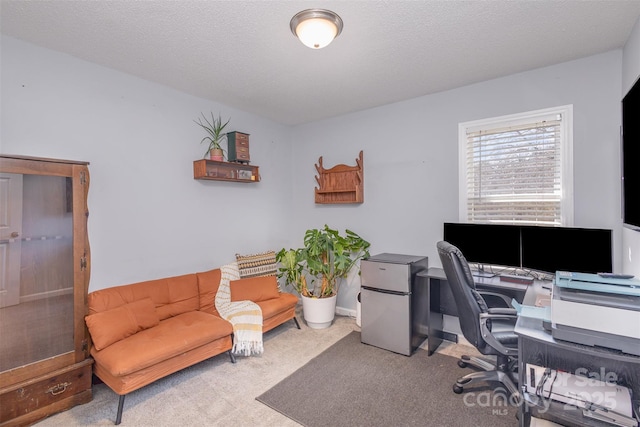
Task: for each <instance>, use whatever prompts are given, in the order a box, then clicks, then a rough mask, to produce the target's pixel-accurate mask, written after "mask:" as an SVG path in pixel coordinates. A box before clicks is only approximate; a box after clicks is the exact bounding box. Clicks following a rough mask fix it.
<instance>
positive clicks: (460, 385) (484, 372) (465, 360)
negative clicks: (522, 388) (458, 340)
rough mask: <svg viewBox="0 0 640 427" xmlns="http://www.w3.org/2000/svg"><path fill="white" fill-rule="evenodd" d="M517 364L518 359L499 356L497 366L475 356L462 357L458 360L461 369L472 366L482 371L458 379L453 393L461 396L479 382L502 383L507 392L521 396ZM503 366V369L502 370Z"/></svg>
mask: <svg viewBox="0 0 640 427" xmlns="http://www.w3.org/2000/svg"><path fill="white" fill-rule="evenodd" d="M517 364H518V359H515V358H510V357H507V356H498V360H497V363H496V365H493V364H491V363H489V362H487V361H486V360H482V359H480V358H478V357H475V356H466V355H465V356H461V357H460V359H459V360H458V366H459V367H461V368H466V367H467V366H468V365H471V366H473V367H475V368H477V369H480V370H481V371H480V372H473V373H471V374H467V375H465V376H463V377H460V378H458V380H457V381H456V383H455V384H454V385H453V392H454V393H456V394H460V393H462V392H463V391H464V387H465V386H467V385H471V384H474V383H478V382H488V381H496V382H499V383H502V384H503V385H504V386H505V387H506V388H507V390H509V394H510V395H512V396H513V395H519V392H518V388H517V385H516V384H517V383H518V374H517V372H516V371H515V365H517ZM501 366H502V367H503V368H501Z"/></svg>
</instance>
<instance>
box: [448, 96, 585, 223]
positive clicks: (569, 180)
mask: <svg viewBox="0 0 640 427" xmlns="http://www.w3.org/2000/svg"><path fill="white" fill-rule="evenodd" d="M557 114H561V115H562V121H561V125H560V180H561V186H560V189H561V195H560V226H565V227H571V226H573V221H574V202H573V194H574V193H573V105H571V104H569V105H563V106H559V107H552V108H544V109H541V110H534V111H527V112H522V113H517V114H509V115H504V116H499V117H490V118H485V119H481V120H473V121H468V122H462V123H459V124H458V203H459V204H458V217H459V221H460V222H473V221H469V220H468V212H467V201H468V195H467V188H468V186H467V162H466V152H467V144H468V141H467V133H468V132H469V131H472V132H473V131H478V130H480V129H495V128H503V127H508V126H515V125H519V124H524V123H535V122H538V121H540V120H542V118H544V117H547V116H549V115H557ZM507 224H508V223H507Z"/></svg>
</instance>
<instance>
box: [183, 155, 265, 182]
mask: <svg viewBox="0 0 640 427" xmlns="http://www.w3.org/2000/svg"><path fill="white" fill-rule="evenodd" d="M193 179H208V180H213V181H233V182H258V181H260V170H259V167H258V166H251V165H247V164H242V163H232V162H218V161H215V160H207V159H201V160H194V162H193Z"/></svg>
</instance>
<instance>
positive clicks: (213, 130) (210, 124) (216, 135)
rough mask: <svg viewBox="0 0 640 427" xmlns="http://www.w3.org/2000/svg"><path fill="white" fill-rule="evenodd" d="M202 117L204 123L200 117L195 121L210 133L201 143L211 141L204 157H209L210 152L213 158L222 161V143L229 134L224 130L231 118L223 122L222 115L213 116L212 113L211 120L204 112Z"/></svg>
mask: <svg viewBox="0 0 640 427" xmlns="http://www.w3.org/2000/svg"><path fill="white" fill-rule="evenodd" d="M200 114H202V113H200ZM202 118H203V119H204V123H202V120H201V119H200V118H198V121H195V120H194V122H195V123H196V124H197V125H198V126H200V127H201V128H203V129H204V130H205V131H207V133H208V134H209V135H208V136H205V137H204V138H202V141H200V143H201V144H202V143H203V142H205V141H207V142H208V143H209V145H208V147H207V151H206V152H205V153H204V157H207V154H208V155H209V156H210V158H211V160H217V161H220V162H221V161H223V160H224V150H223V149H222V146H221V145H220V143H221V142H222V141H223V140H224V139H225V138H226V137H227V134H226V133H224V132H223V131H224V128H225V127H226V126H227V125H228V124H229V121H230V120H231V119H229V120H227V122H226V123H224V124H223V123H222V117H220V115H218V118H215V117H214V116H213V113H211V121H209V119H207V118H206V117H205V115H204V114H202Z"/></svg>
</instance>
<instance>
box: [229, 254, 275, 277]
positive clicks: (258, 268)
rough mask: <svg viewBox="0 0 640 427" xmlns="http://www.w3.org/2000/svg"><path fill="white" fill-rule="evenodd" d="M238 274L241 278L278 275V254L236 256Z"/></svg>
mask: <svg viewBox="0 0 640 427" xmlns="http://www.w3.org/2000/svg"><path fill="white" fill-rule="evenodd" d="M236 262H237V263H238V272H239V273H240V277H241V278H245V277H259V276H275V275H276V274H277V272H278V271H277V265H276V253H275V252H274V251H267V252H262V253H259V254H252V255H240V254H236Z"/></svg>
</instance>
